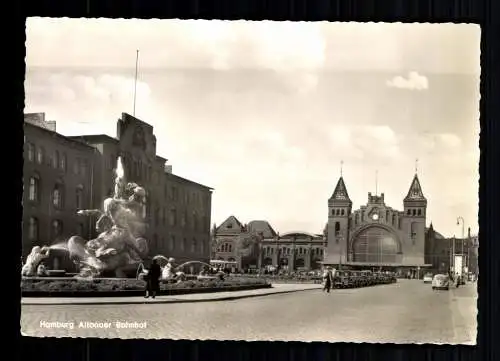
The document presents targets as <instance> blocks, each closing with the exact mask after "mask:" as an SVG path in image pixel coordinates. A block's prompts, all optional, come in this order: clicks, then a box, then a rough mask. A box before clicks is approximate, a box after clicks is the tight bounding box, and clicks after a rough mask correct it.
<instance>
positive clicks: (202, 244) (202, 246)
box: [200, 240, 205, 254]
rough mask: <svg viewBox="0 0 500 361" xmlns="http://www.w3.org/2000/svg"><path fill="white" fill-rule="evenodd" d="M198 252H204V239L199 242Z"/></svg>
mask: <svg viewBox="0 0 500 361" xmlns="http://www.w3.org/2000/svg"><path fill="white" fill-rule="evenodd" d="M200 253H201V254H203V253H205V241H203V240H202V241H201V243H200Z"/></svg>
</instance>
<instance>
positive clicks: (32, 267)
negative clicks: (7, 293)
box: [21, 246, 50, 277]
mask: <svg viewBox="0 0 500 361" xmlns="http://www.w3.org/2000/svg"><path fill="white" fill-rule="evenodd" d="M49 252H50V248H49V247H47V246H44V247H40V246H35V247H33V248H32V249H31V253H30V254H29V255H28V257H27V258H26V263H25V264H24V265H23V267H22V268H21V276H24V277H34V276H36V271H37V268H38V265H39V264H40V262H42V261H43V260H44V259H46V258H48V257H49Z"/></svg>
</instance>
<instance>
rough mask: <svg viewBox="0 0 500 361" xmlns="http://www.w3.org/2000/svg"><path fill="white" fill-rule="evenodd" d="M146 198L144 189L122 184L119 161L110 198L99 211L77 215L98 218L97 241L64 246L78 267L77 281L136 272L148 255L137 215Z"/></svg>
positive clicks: (75, 240)
mask: <svg viewBox="0 0 500 361" xmlns="http://www.w3.org/2000/svg"><path fill="white" fill-rule="evenodd" d="M145 195H146V192H145V190H144V188H142V187H140V186H138V185H137V184H135V183H126V182H125V172H124V169H123V164H122V160H121V157H118V160H117V167H116V178H115V188H114V194H113V196H112V197H110V198H107V199H105V200H104V204H103V209H102V210H99V209H91V210H80V211H78V214H79V215H81V216H96V217H98V220H97V222H96V230H97V232H98V236H97V238H95V239H92V240H89V241H86V240H85V239H84V238H82V237H81V236H73V237H71V238H70V239H69V240H68V243H67V248H68V251H69V255H70V258H71V259H72V260H73V261H74V262H75V263H76V264H79V265H80V274H79V276H80V277H95V276H100V275H102V273H103V272H112V273H114V275H115V276H116V277H125V276H126V273H127V271H130V270H136V269H137V267H138V265H139V264H140V263H141V262H142V259H143V258H144V257H146V255H147V253H148V245H147V241H146V239H144V238H143V237H142V234H143V232H144V223H143V222H142V217H141V215H140V213H141V212H142V207H143V205H144V202H145Z"/></svg>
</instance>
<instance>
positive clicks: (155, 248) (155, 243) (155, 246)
mask: <svg viewBox="0 0 500 361" xmlns="http://www.w3.org/2000/svg"><path fill="white" fill-rule="evenodd" d="M153 249H154V250H155V251H156V250H158V235H157V234H156V233H155V234H153Z"/></svg>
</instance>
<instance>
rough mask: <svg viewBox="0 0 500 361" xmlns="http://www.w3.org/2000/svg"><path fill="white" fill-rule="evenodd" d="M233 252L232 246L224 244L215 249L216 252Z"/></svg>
mask: <svg viewBox="0 0 500 361" xmlns="http://www.w3.org/2000/svg"><path fill="white" fill-rule="evenodd" d="M232 251H233V245H232V244H231V243H224V244H221V245H220V246H219V247H217V252H224V253H230V252H232Z"/></svg>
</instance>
